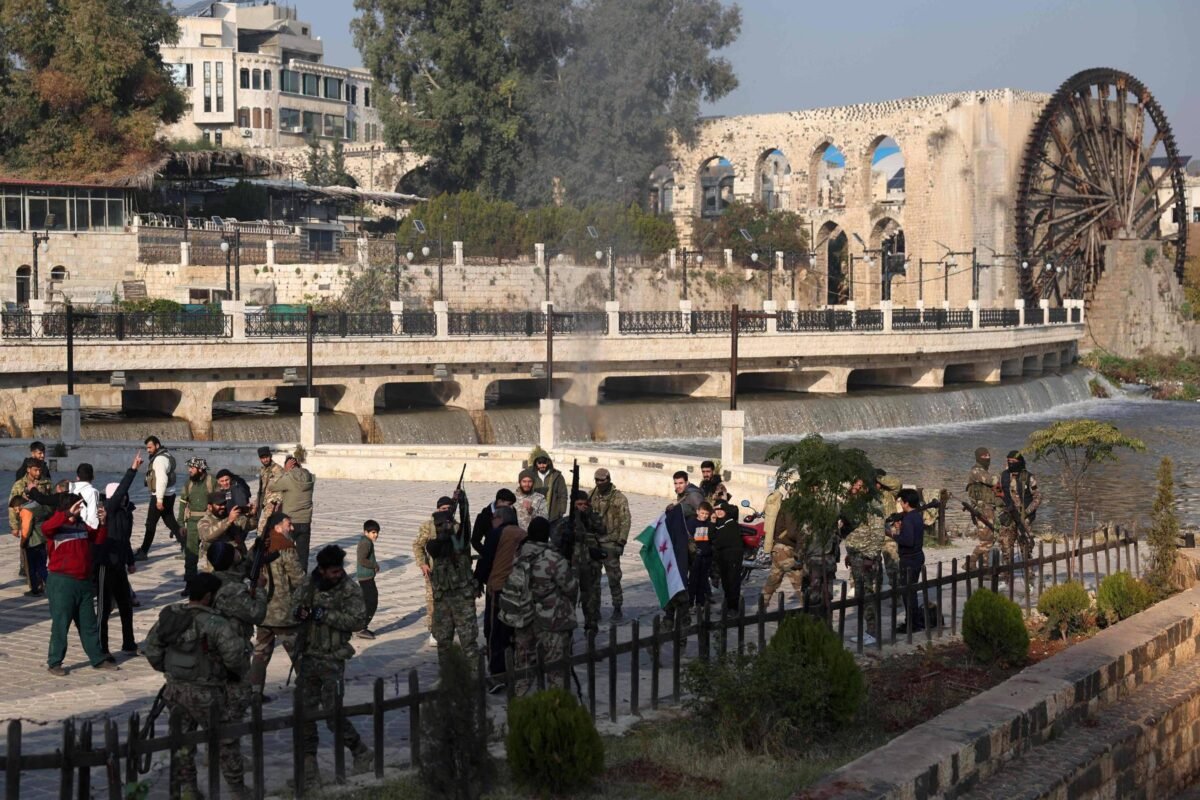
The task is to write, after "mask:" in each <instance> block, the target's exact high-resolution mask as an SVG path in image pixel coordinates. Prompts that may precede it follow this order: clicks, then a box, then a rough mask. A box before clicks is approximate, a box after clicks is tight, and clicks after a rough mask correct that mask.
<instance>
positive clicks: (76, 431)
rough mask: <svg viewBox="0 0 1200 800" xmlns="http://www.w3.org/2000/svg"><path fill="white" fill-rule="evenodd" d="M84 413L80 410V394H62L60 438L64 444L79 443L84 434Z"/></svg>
mask: <svg viewBox="0 0 1200 800" xmlns="http://www.w3.org/2000/svg"><path fill="white" fill-rule="evenodd" d="M82 428H83V415H82V412H81V411H80V403H79V395H77V394H64V395H63V396H62V430H61V431H60V433H59V435H58V436H59V439H61V440H62V443H63V444H79V443H80V442H81V441H83V436H82Z"/></svg>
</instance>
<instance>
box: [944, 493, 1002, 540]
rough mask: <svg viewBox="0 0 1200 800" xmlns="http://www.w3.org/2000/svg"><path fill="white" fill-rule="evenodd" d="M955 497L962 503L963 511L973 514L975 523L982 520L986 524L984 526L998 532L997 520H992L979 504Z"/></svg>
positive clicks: (972, 518)
mask: <svg viewBox="0 0 1200 800" xmlns="http://www.w3.org/2000/svg"><path fill="white" fill-rule="evenodd" d="M951 496H953V495H951ZM955 499H956V500H958V502H959V503H961V504H962V507H963V511H966V512H967V513H968V514H970V515H971V521H972V522H975V523H980V522H982V523H983V524H984V526H985V527H986V528H987V529H988V530H990V531H991V532H992V533H995V532H996V524H995V522H993V521H992V520H990V519H988V518H987V515H986V514H984V513H983V509H981V508H980V507H979V506H977V505H974V504H972V503H968V502H967V501H966V500H961V499H958V498H955Z"/></svg>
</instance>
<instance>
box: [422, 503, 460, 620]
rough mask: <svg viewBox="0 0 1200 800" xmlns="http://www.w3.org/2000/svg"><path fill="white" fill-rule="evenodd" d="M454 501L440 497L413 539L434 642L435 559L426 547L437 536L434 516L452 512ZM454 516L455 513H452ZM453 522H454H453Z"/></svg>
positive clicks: (427, 616) (427, 617)
mask: <svg viewBox="0 0 1200 800" xmlns="http://www.w3.org/2000/svg"><path fill="white" fill-rule="evenodd" d="M453 506H454V501H453V500H451V499H450V498H449V497H445V496H442V497H439V498H438V501H437V505H435V506H434V512H433V513H434V516H433V517H430V518H429V519H427V520H425V521H424V522H422V523H421V527H420V528H418V529H417V538H416V539H414V540H413V563H414V564H416V565H417V568H418V569H420V570H421V575H422V576H423V577H424V579H425V627H427V628H428V629H429V641H430V642H433V641H434V638H433V608H434V603H433V559H432V558H430V557H429V553H427V552H425V547H426V545H428V544H429V543H430V542H432V541H433V540H434V539H436V538H437V525H436V524H435V522H434V517H436V516H437V515H438V514H450V513H451V512H450V509H451V508H452V507H453ZM452 516H453V515H452ZM452 524H453V522H452Z"/></svg>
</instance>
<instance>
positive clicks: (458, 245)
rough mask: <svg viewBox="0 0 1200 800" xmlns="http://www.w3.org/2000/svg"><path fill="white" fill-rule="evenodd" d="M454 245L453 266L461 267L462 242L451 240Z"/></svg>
mask: <svg viewBox="0 0 1200 800" xmlns="http://www.w3.org/2000/svg"><path fill="white" fill-rule="evenodd" d="M450 244H451V245H453V246H454V266H456V267H461V266H462V265H463V243H462V242H451V243H450Z"/></svg>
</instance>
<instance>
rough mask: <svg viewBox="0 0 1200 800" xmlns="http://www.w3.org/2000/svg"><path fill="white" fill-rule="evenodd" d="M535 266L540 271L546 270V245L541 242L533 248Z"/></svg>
mask: <svg viewBox="0 0 1200 800" xmlns="http://www.w3.org/2000/svg"><path fill="white" fill-rule="evenodd" d="M533 264H534V266H535V267H537V268H538V269H545V268H546V245H544V244H542V243H541V242H538V243H537V244H535V245H534V246H533Z"/></svg>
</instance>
